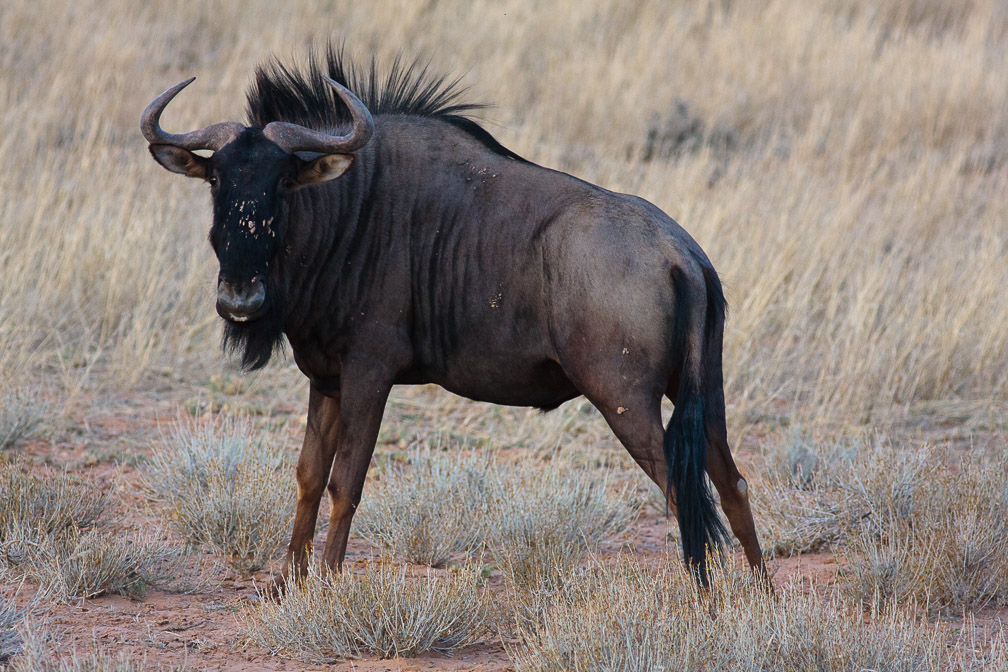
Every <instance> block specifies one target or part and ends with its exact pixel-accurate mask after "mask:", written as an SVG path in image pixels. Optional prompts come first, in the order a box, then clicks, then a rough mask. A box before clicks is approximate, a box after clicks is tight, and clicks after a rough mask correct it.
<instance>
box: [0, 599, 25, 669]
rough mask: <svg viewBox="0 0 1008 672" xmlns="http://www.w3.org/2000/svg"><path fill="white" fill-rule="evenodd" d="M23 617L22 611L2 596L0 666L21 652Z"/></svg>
mask: <svg viewBox="0 0 1008 672" xmlns="http://www.w3.org/2000/svg"><path fill="white" fill-rule="evenodd" d="M22 618H23V615H22V614H21V610H19V609H18V608H17V607H15V606H14V605H13V604H11V603H10V602H9V601H8V600H7V598H6V597H4V596H3V595H0V665H3V664H4V663H6V662H7V661H8V660H10V659H11V657H12V656H14V655H15V654H17V653H18V652H19V651H20V650H21V635H20V634H19V633H18V626H19V625H20V624H21V621H22Z"/></svg>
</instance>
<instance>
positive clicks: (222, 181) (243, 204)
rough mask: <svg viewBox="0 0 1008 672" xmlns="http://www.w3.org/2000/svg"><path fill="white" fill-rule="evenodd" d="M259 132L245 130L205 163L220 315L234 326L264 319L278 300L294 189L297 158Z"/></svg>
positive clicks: (211, 243) (211, 240)
mask: <svg viewBox="0 0 1008 672" xmlns="http://www.w3.org/2000/svg"><path fill="white" fill-rule="evenodd" d="M257 130H258V129H249V130H247V131H245V133H243V134H242V135H241V136H239V137H238V139H236V140H235V141H234V142H232V143H231V144H229V145H227V146H226V147H224V148H223V149H221V150H220V151H218V152H216V153H214V155H213V156H212V157H210V159H209V160H208V162H207V164H208V165H207V176H206V180H207V182H209V183H210V191H211V194H212V195H213V209H214V214H213V227H212V228H211V229H210V245H211V246H213V249H214V252H215V253H216V254H217V260H218V261H219V262H220V272H219V273H218V275H217V312H218V314H220V316H221V317H223V318H224V319H225V320H227V321H229V322H235V323H241V322H252V321H255V320H257V319H259V318H261V317H263V315H265V314H266V312H267V311H268V310H269V304H270V303H274V304H275V303H276V302H277V301H278V299H277V297H275V296H272V294H273V292H272V291H271V290H272V289H274V288H271V287H270V267H271V265H272V264H273V261H274V258H275V256H276V252H277V250H278V249H279V243H280V241H281V240H282V239H283V237H284V234H285V228H286V219H287V218H286V214H287V206H288V201H289V199H290V195H291V193H292V192H293V190H294V189H295V188H296V179H297V169H298V165H297V161H298V159H297V158H296V157H295V156H293V155H291V154H287V153H286V152H284V151H283V150H282V149H280V148H279V147H277V146H276V145H275V144H273V143H272V142H270V141H269V140H267V139H266V138H264V137H263V136H262V133H258V135H257V134H256V131H257Z"/></svg>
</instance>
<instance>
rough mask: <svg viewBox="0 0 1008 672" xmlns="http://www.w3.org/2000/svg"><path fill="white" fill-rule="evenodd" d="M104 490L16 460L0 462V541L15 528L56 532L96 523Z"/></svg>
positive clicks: (104, 500)
mask: <svg viewBox="0 0 1008 672" xmlns="http://www.w3.org/2000/svg"><path fill="white" fill-rule="evenodd" d="M107 507H108V493H102V492H99V491H98V489H97V488H95V487H94V486H93V485H91V484H90V483H87V482H86V481H83V480H81V479H80V478H78V477H76V476H71V475H70V474H67V473H63V472H61V473H57V474H55V475H46V476H41V475H39V474H36V473H33V472H30V471H28V470H27V468H26V467H25V466H24V465H22V464H19V463H17V462H9V463H5V464H0V542H3V541H6V539H7V538H8V536H10V535H11V534H16V533H17V532H18V530H23V529H31V530H40V531H42V532H44V533H49V534H57V533H61V532H64V531H66V530H68V529H73V528H87V527H91V526H92V525H94V524H95V523H97V522H98V521H99V520H100V519H101V517H102V516H103V515H104V513H105V510H106V508H107Z"/></svg>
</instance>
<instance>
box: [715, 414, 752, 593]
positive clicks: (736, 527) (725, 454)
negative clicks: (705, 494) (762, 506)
mask: <svg viewBox="0 0 1008 672" xmlns="http://www.w3.org/2000/svg"><path fill="white" fill-rule="evenodd" d="M710 438H711V440H710V443H708V445H707V473H708V474H709V475H710V478H711V481H712V482H713V483H714V487H715V488H717V491H718V494H719V495H721V509H722V510H723V511H724V513H725V517H726V518H728V524H729V525H731V529H732V532H733V533H734V534H735V536H736V537H738V540H739V542H741V544H742V550H743V551H744V552H745V556H746V560H747V561H748V562H749V566H750V567H752V569H753V571H754V572H756V573H757V574H759V575H761V576H764V577H765V576H767V570H766V564H765V563H764V561H763V552H762V550H761V549H760V544H759V539H758V538H757V537H756V525H755V523H754V522H753V515H752V509H751V508H750V507H749V486H748V484H747V483H746V481H745V479H744V478H742V475H741V474H740V473H739V471H738V467H736V466H735V460H733V459H732V456H731V450H730V449H729V448H728V440H727V438H726V437H725V435H724V434H721V433H718V432H711V437H710Z"/></svg>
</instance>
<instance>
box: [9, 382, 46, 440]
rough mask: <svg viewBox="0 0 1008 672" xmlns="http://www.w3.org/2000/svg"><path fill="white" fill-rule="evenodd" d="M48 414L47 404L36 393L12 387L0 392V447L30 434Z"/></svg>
mask: <svg viewBox="0 0 1008 672" xmlns="http://www.w3.org/2000/svg"><path fill="white" fill-rule="evenodd" d="M48 414H49V404H48V403H47V402H45V401H43V400H42V399H41V397H39V396H38V395H37V394H34V393H31V392H26V391H25V390H22V389H14V390H13V391H10V392H4V393H0V449H3V448H9V447H10V446H13V445H14V444H15V443H17V442H18V441H20V440H21V439H25V438H28V437H30V436H32V435H33V434H34V433H35V432H36V431H37V430H38V428H39V425H41V424H42V421H43V420H44V419H45V417H46V416H47V415H48Z"/></svg>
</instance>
